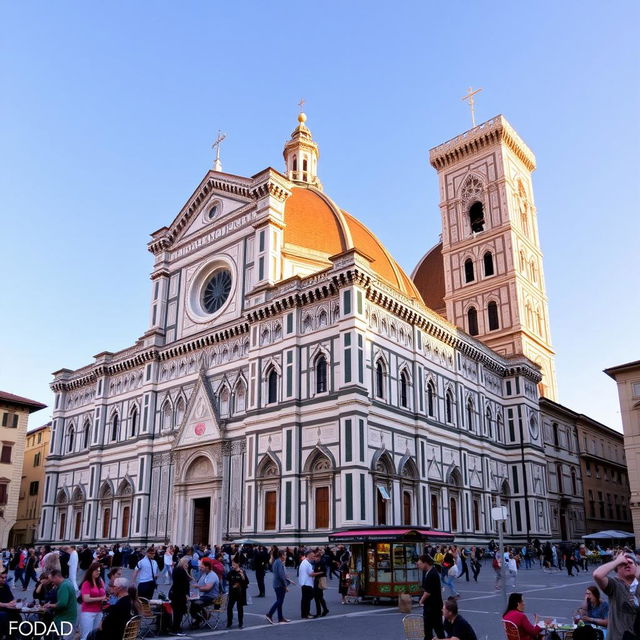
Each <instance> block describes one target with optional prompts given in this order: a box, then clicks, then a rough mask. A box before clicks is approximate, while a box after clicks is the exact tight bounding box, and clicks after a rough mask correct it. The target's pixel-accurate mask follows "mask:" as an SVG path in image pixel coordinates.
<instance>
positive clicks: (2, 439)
mask: <svg viewBox="0 0 640 640" xmlns="http://www.w3.org/2000/svg"><path fill="white" fill-rule="evenodd" d="M46 406H47V405H45V404H42V403H41V402H36V401H35V400H29V398H23V397H21V396H16V395H14V394H12V393H7V392H5V391H0V447H1V449H0V548H4V547H6V546H7V542H8V540H9V532H10V531H11V528H12V527H13V526H14V524H15V522H16V518H17V515H18V499H19V495H20V481H21V479H22V463H23V460H24V449H25V443H26V438H27V423H28V421H29V415H30V414H31V413H33V412H35V411H39V410H40V409H44V408H45V407H46Z"/></svg>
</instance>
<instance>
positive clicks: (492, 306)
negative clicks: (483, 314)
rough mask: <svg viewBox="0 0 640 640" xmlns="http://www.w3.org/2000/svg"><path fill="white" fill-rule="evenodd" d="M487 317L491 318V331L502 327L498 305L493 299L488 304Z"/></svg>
mask: <svg viewBox="0 0 640 640" xmlns="http://www.w3.org/2000/svg"><path fill="white" fill-rule="evenodd" d="M487 318H488V320H489V331H495V330H496V329H499V328H500V320H499V318H498V305H497V303H496V302H494V301H493V300H492V301H491V302H490V303H489V305H488V306H487Z"/></svg>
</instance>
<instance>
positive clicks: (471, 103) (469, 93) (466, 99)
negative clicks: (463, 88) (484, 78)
mask: <svg viewBox="0 0 640 640" xmlns="http://www.w3.org/2000/svg"><path fill="white" fill-rule="evenodd" d="M481 91H482V89H476V90H475V91H474V90H473V89H472V88H471V87H469V91H467V95H466V96H462V98H461V100H462V101H463V102H466V103H468V105H469V109H471V126H472V127H475V126H476V112H475V108H474V104H475V103H474V98H473V96H475V95H476V93H480V92H481Z"/></svg>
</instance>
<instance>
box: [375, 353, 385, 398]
mask: <svg viewBox="0 0 640 640" xmlns="http://www.w3.org/2000/svg"><path fill="white" fill-rule="evenodd" d="M376 398H384V365H383V364H382V360H378V362H377V363H376Z"/></svg>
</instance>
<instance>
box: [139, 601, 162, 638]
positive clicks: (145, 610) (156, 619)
mask: <svg viewBox="0 0 640 640" xmlns="http://www.w3.org/2000/svg"><path fill="white" fill-rule="evenodd" d="M138 601H139V602H140V637H141V638H146V637H147V636H149V635H156V636H157V635H158V631H159V629H160V617H161V616H162V612H159V613H158V612H155V611H154V610H153V609H152V608H151V605H150V604H149V600H147V598H138ZM154 627H155V628H154Z"/></svg>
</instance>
